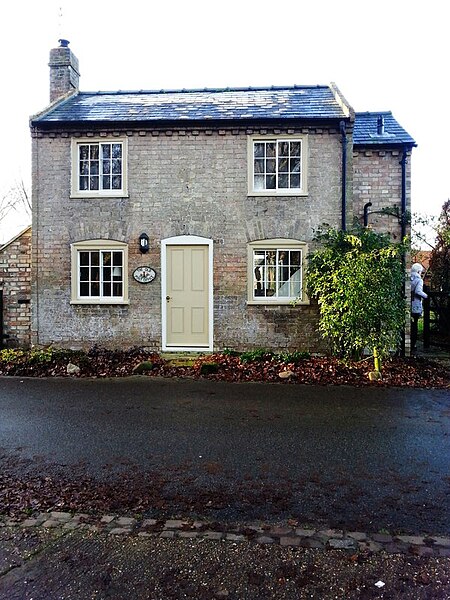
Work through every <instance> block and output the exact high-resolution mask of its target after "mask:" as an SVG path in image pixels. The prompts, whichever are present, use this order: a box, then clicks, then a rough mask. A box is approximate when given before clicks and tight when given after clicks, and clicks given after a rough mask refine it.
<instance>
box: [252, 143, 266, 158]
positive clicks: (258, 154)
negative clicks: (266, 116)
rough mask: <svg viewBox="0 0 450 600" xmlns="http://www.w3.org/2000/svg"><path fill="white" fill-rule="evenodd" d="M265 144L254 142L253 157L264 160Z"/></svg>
mask: <svg viewBox="0 0 450 600" xmlns="http://www.w3.org/2000/svg"><path fill="white" fill-rule="evenodd" d="M264 149H265V144H264V143H263V142H262V143H261V142H255V143H254V145H253V151H254V157H255V158H264Z"/></svg>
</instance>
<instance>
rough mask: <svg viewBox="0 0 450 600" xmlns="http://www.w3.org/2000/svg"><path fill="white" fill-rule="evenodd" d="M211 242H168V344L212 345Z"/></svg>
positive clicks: (188, 345)
mask: <svg viewBox="0 0 450 600" xmlns="http://www.w3.org/2000/svg"><path fill="white" fill-rule="evenodd" d="M208 251H209V249H208V246H167V255H166V256H167V264H166V282H167V284H166V292H167V297H166V300H165V301H166V303H167V312H166V315H167V317H166V340H167V345H168V346H187V347H190V346H199V347H204V346H208V341H209V322H208V319H209V306H208V301H209V281H208Z"/></svg>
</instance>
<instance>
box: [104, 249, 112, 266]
mask: <svg viewBox="0 0 450 600" xmlns="http://www.w3.org/2000/svg"><path fill="white" fill-rule="evenodd" d="M102 264H103V265H105V266H109V265H110V264H111V252H102Z"/></svg>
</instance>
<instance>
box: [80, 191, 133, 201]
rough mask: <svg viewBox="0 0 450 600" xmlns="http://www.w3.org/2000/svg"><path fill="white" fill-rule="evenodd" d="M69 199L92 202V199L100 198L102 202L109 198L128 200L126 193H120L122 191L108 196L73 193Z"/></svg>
mask: <svg viewBox="0 0 450 600" xmlns="http://www.w3.org/2000/svg"><path fill="white" fill-rule="evenodd" d="M69 198H71V199H75V200H79V199H81V200H83V199H85V200H92V199H93V198H94V199H95V198H101V199H102V200H105V199H106V200H107V199H109V198H129V195H128V192H122V191H121V192H118V193H115V194H111V193H109V194H103V193H101V194H93V193H92V192H91V193H81V192H75V193H72V194H70V196H69Z"/></svg>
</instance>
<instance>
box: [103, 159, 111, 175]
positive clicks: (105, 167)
mask: <svg viewBox="0 0 450 600" xmlns="http://www.w3.org/2000/svg"><path fill="white" fill-rule="evenodd" d="M102 173H103V175H108V174H109V173H111V163H110V162H109V160H104V161H103V162H102Z"/></svg>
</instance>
